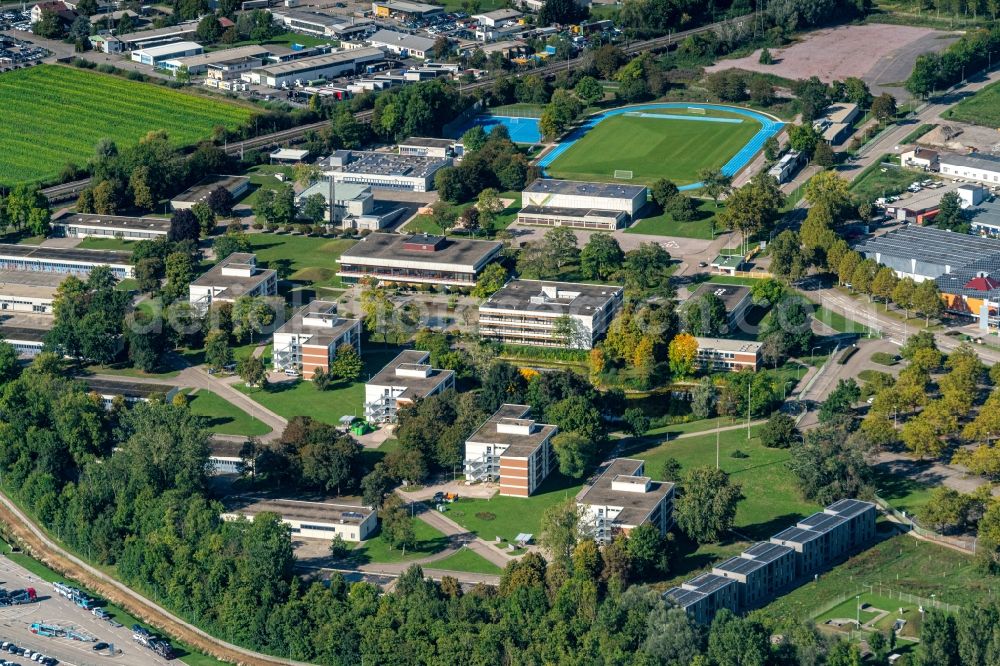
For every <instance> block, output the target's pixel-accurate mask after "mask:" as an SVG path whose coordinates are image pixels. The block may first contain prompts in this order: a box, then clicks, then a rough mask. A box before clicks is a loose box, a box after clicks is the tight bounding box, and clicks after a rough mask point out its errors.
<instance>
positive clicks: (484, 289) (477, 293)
mask: <svg viewBox="0 0 1000 666" xmlns="http://www.w3.org/2000/svg"><path fill="white" fill-rule="evenodd" d="M507 277H508V276H507V269H506V268H504V267H503V265H502V264H500V263H492V264H489V265H488V266H486V268H484V269H483V270H482V271H481V272H480V273H479V277H478V278H477V279H476V286H475V288H474V289H473V290H472V295H473V296H474V297H475V298H489V297H490V296H492V295H493V294H495V293H496V292H497V291H498V290H499V289H500V288H501V287H502V286H504V285H505V284H506V283H507Z"/></svg>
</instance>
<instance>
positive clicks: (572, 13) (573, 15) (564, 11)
mask: <svg viewBox="0 0 1000 666" xmlns="http://www.w3.org/2000/svg"><path fill="white" fill-rule="evenodd" d="M588 13H589V12H588V11H587V8H586V7H581V6H580V5H578V4H577V3H576V2H575V1H574V0H545V2H544V3H543V4H542V8H541V10H540V11H539V12H538V20H539V23H540V24H541V25H552V24H553V23H559V24H561V25H569V24H573V23H579V22H580V21H581V20H582V19H585V18H587V15H588Z"/></svg>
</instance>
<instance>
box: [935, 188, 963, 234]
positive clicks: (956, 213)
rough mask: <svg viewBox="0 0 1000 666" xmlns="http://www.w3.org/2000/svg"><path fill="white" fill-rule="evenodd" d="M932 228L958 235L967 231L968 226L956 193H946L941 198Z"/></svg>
mask: <svg viewBox="0 0 1000 666" xmlns="http://www.w3.org/2000/svg"><path fill="white" fill-rule="evenodd" d="M934 226H936V227H938V228H939V229H947V230H949V231H957V232H960V233H964V232H966V231H968V228H969V225H968V222H967V221H966V218H965V211H963V210H962V201H961V199H959V197H958V193H957V192H946V193H945V194H944V195H943V196H942V197H941V204H940V206H939V207H938V214H937V215H935V216H934Z"/></svg>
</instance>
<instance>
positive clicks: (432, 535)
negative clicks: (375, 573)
mask: <svg viewBox="0 0 1000 666" xmlns="http://www.w3.org/2000/svg"><path fill="white" fill-rule="evenodd" d="M413 533H414V534H415V535H416V538H417V545H416V547H414V548H412V549H407V550H406V554H405V555H404V554H403V551H402V550H400V549H398V548H390V547H389V544H388V543H386V541H385V539H384V538H383V537H382V535H381V534H378V535H377V536H374V537H372V538H371V539H368V540H367V541H364V542H362V543H361V545H359V546H358V547H357V548H355V549H354V550H352V551H351V554H350V555H349V556H348V558H349V560H350V562H351V564H352V565H353V566H359V565H361V564H373V563H381V564H391V563H393V562H409V561H410V560H418V559H420V558H422V557H427V556H428V555H433V554H434V553H439V552H441V551H442V550H444V548H445V546H447V545H448V537H446V536H445V535H444V534H442V533H441V532H439V531H438V530H436V529H434V528H433V527H431V526H430V525H428V524H427V523H425V522H424V521H422V520H420V519H419V518H414V520H413Z"/></svg>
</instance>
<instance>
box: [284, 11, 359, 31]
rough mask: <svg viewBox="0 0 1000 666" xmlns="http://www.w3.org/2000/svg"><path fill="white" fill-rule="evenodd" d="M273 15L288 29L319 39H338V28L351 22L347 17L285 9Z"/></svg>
mask: <svg viewBox="0 0 1000 666" xmlns="http://www.w3.org/2000/svg"><path fill="white" fill-rule="evenodd" d="M271 15H272V16H273V17H274V20H275V21H278V22H280V23H282V24H283V25H284V26H285V27H287V28H291V29H292V30H295V31H296V32H304V33H306V34H309V35H316V36H317V37H336V35H337V33H336V28H337V27H338V26H341V25H343V24H345V23H349V22H350V19H349V18H348V17H346V16H336V15H332V14H323V13H320V12H314V11H306V10H303V9H288V8H284V7H282V8H275V10H274V11H272V12H271Z"/></svg>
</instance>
